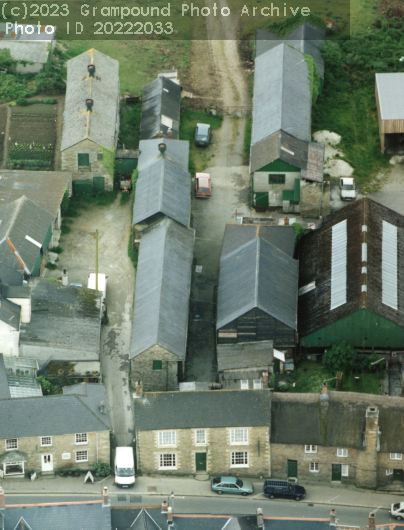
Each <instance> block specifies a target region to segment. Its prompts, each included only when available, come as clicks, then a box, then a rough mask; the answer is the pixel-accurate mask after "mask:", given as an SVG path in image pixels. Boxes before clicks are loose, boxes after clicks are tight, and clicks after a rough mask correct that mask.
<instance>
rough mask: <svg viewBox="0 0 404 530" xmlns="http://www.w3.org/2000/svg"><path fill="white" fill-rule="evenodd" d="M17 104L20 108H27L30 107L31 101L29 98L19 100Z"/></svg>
mask: <svg viewBox="0 0 404 530" xmlns="http://www.w3.org/2000/svg"><path fill="white" fill-rule="evenodd" d="M16 103H17V105H18V106H19V107H26V106H27V105H29V101H28V99H27V98H17V100H16Z"/></svg>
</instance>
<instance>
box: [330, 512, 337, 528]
mask: <svg viewBox="0 0 404 530" xmlns="http://www.w3.org/2000/svg"><path fill="white" fill-rule="evenodd" d="M335 516H336V514H335V510H331V513H330V526H335V524H336V520H335Z"/></svg>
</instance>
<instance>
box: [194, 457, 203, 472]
mask: <svg viewBox="0 0 404 530" xmlns="http://www.w3.org/2000/svg"><path fill="white" fill-rule="evenodd" d="M195 467H196V470H197V471H206V453H195Z"/></svg>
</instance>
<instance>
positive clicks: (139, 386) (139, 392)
mask: <svg viewBox="0 0 404 530" xmlns="http://www.w3.org/2000/svg"><path fill="white" fill-rule="evenodd" d="M135 389H136V392H135V396H136V397H139V396H143V385H142V381H136V386H135Z"/></svg>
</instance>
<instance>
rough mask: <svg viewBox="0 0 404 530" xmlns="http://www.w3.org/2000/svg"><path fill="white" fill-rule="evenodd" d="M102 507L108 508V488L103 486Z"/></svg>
mask: <svg viewBox="0 0 404 530" xmlns="http://www.w3.org/2000/svg"><path fill="white" fill-rule="evenodd" d="M102 505H103V506H109V499H108V488H107V486H104V488H103V490H102Z"/></svg>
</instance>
